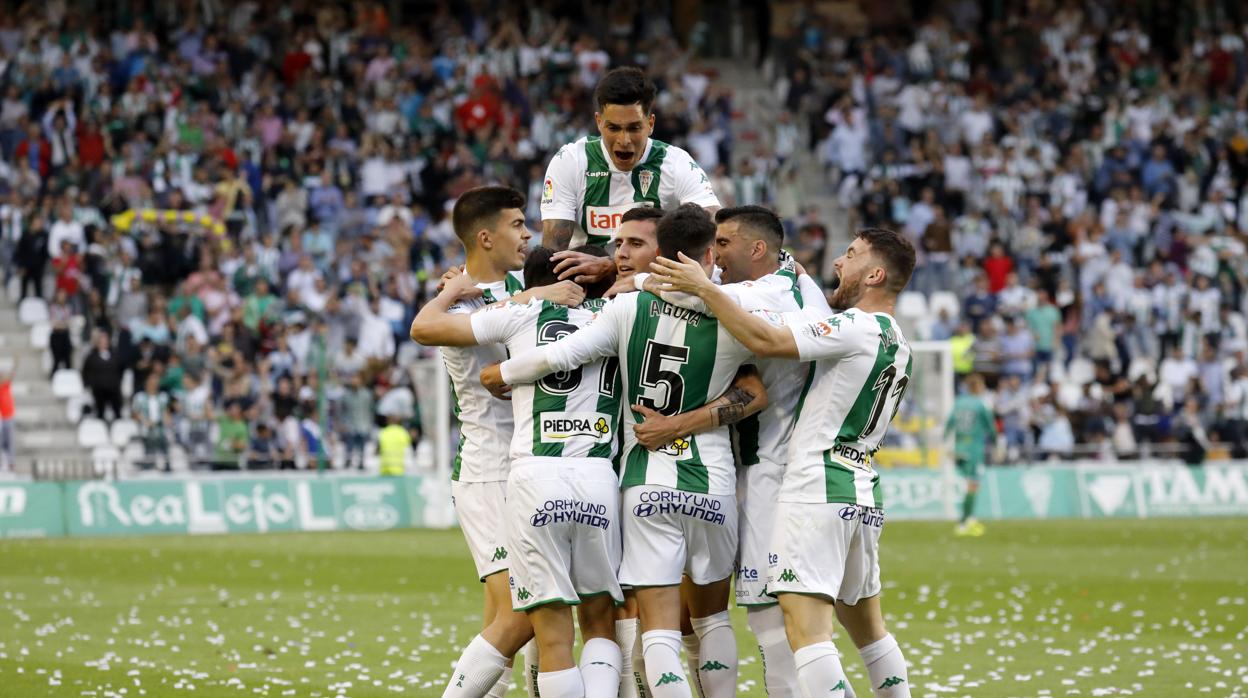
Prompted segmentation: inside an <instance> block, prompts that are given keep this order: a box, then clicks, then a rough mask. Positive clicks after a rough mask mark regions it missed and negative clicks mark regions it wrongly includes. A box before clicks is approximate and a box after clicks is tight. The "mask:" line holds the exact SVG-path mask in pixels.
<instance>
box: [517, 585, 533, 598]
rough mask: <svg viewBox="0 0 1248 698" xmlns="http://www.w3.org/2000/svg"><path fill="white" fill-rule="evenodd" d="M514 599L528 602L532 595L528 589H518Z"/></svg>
mask: <svg viewBox="0 0 1248 698" xmlns="http://www.w3.org/2000/svg"><path fill="white" fill-rule="evenodd" d="M516 598H517V599H520V600H521V601H528V600H529V599H531V598H533V594H532V593H531V592H530V591H529V590H528V589H525V588H524V587H520V589H519V590H517V591H516Z"/></svg>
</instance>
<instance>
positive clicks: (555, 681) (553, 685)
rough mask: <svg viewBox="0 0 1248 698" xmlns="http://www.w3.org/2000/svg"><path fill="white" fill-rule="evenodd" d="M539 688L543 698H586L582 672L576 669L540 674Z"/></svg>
mask: <svg viewBox="0 0 1248 698" xmlns="http://www.w3.org/2000/svg"><path fill="white" fill-rule="evenodd" d="M537 687H538V691H539V692H540V694H541V696H542V698H585V684H584V683H583V682H582V681H581V670H580V669H577V668H576V667H572V668H571V669H564V670H562V671H544V672H541V673H539V674H538V675H537Z"/></svg>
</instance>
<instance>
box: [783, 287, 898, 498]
mask: <svg viewBox="0 0 1248 698" xmlns="http://www.w3.org/2000/svg"><path fill="white" fill-rule="evenodd" d="M804 315H805V316H804V317H803V316H802V315H801V314H797V315H795V314H788V316H787V317H786V318H785V319H786V321H788V322H789V330H790V331H791V332H792V333H793V339H794V341H795V342H796V343H797V349H798V356H799V358H800V359H801V360H803V361H814V362H815V375H814V380H813V381H812V383H811V385H810V389H809V390H808V391H807V392H806V395H805V396H804V397H803V399H802V400H801V401H800V402H799V404H798V407H797V411H798V417H797V425H796V426H795V427H794V434H797V435H798V436H797V438H794V439H792V440H791V441H790V442H789V462H788V464H787V466H786V467H785V471H784V482H783V484H782V485H781V487H780V499H781V500H782V501H786V502H807V503H811V502H840V503H851V504H860V505H863V506H869V507H882V506H884V500H883V496H882V493H881V491H880V476H879V473H877V472H876V471H875V468H873V467H872V465H871V457H872V456H873V455H874V453H875V452H876V450H878V449H879V447H880V442H881V441H882V440H883V439H884V433H885V432H886V431H888V424H889V422H891V421H892V420H893V416H894V415H895V414H896V412H897V406H898V405H899V404H900V402H901V398H902V396H903V395H904V394H905V392H906V386H907V385H908V384H909V383H910V368H911V360H910V345H909V343H907V342H906V338H905V337H904V336H902V334H901V329H900V328H899V327H898V325H897V321H896V320H894V319H893V318H892V317H891V316H889V315H888V314H887V313H868V312H866V311H863V310H858V309H850V310H846V311H845V312H843V313H839V314H836V315H832V316H830V317H826V318H824V319H822V320H818V321H815V322H811V316H810V315H809V314H804Z"/></svg>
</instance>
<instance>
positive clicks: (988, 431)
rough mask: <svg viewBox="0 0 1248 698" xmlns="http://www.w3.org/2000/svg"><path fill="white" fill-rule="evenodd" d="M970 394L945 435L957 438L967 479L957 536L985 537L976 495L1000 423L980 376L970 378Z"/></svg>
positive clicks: (955, 408) (957, 403)
mask: <svg viewBox="0 0 1248 698" xmlns="http://www.w3.org/2000/svg"><path fill="white" fill-rule="evenodd" d="M966 389H967V392H965V393H963V394H961V395H959V396H958V397H957V399H956V400H954V401H953V412H952V414H950V415H949V421H948V422H946V423H945V434H946V435H948V434H949V433H953V435H954V458H955V462H956V464H957V468H958V474H959V475H961V476H962V477H963V478H966V497H965V498H964V499H963V500H962V518H961V519H960V520H959V521H958V526H957V528H955V529H954V534H955V535H958V536H982V535H984V525H983V524H982V523H980V522H978V521H976V520H975V517H974V516H972V514H973V513H974V511H975V494H976V493H977V492H978V491H979V476H980V475H981V474H982V473H983V470H984V454H985V449H986V448H987V444H988V442H989V439H992V440H995V439H996V436H997V420H996V419H995V418H994V417H993V414H992V408H990V407H989V406H988V403H987V402H986V401H985V400H984V397H983V395H984V379H983V378H982V377H981V376H980V375H979V374H977V373H973V374H971V375H969V376H967V378H966Z"/></svg>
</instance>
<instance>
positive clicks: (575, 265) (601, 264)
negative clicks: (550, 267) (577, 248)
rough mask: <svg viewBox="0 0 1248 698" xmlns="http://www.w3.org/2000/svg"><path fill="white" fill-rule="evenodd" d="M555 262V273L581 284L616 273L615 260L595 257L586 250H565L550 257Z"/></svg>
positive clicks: (561, 277) (564, 278)
mask: <svg viewBox="0 0 1248 698" xmlns="http://www.w3.org/2000/svg"><path fill="white" fill-rule="evenodd" d="M550 259H551V261H552V262H555V273H556V274H558V275H559V278H560V279H561V280H571V281H575V282H577V283H579V284H589V283H594V282H595V281H601V280H603V279H605V278H607V277H608V276H610V275H611V274H613V273H615V262H613V261H611V258H610V257H595V256H594V255H590V254H585V253H584V252H573V251H572V250H563V251H561V252H556V253H555V254H553V255H551V257H550Z"/></svg>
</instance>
